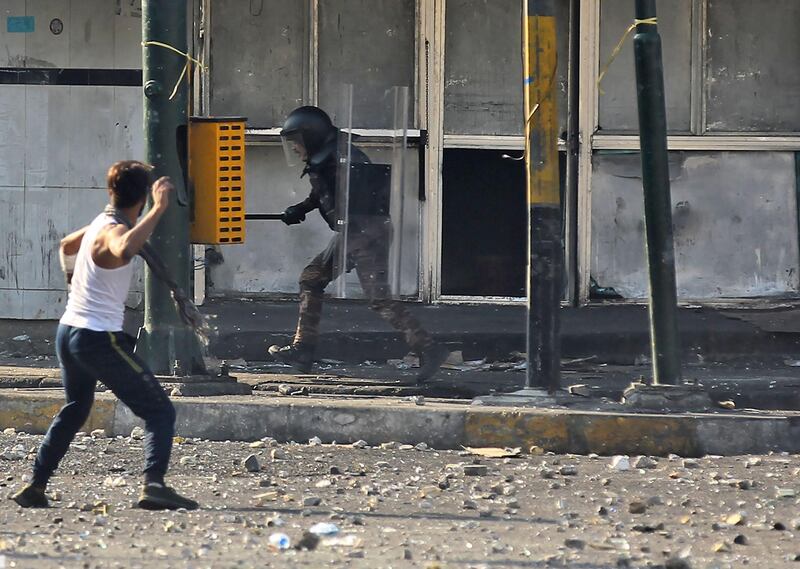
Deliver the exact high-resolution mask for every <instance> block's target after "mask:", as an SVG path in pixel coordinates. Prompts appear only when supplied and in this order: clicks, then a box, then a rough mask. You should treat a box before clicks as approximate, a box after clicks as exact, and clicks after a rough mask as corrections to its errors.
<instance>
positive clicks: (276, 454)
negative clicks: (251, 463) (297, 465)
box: [269, 448, 288, 460]
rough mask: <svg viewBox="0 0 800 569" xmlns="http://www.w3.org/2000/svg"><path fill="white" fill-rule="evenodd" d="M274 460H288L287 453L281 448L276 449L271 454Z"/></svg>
mask: <svg viewBox="0 0 800 569" xmlns="http://www.w3.org/2000/svg"><path fill="white" fill-rule="evenodd" d="M269 456H270V458H272V460H286V459H287V458H288V456H287V454H286V451H285V450H283V449H280V448H274V449H272V450H271V451H270V453H269Z"/></svg>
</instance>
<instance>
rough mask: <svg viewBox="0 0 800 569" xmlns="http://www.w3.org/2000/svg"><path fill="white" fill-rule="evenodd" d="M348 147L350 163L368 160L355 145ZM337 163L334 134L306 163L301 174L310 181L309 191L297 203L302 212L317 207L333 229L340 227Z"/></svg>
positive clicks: (307, 211)
mask: <svg viewBox="0 0 800 569" xmlns="http://www.w3.org/2000/svg"><path fill="white" fill-rule="evenodd" d="M350 148H351V150H350V163H351V164H355V163H368V162H369V161H370V160H369V158H368V157H367V155H366V154H364V153H363V152H362V151H361V150H359V149H358V148H356V147H355V146H351V147H350ZM338 163H339V152H338V149H337V137H336V136H334V137H332V139H329V140H328V142H326V143H325V145H324V146H323V147H322V150H320V151H319V152H317V153H316V154H315V155H314V156H312V157H311V159H310V160H309V161H308V163H307V164H306V167H305V169H304V170H303V176H306V175H308V179H309V182H311V193H310V194H309V195H308V197H307V198H306V199H305V200H303V201H302V202H300V203H299V204H297V205H298V206H299V207H300V208H301V210H302V211H303V213H304V214H307V213H309V212H311V211H313V210H315V209H318V210H319V213H320V215H322V218H323V219H324V220H325V221H326V222H327V224H328V226H329V227H330V228H331V229H332V230H333V231H339V229H340V227H339V223H338V221H339V220H338V218H337V211H336V188H337V185H338V182H337V175H338V168H337V166H338Z"/></svg>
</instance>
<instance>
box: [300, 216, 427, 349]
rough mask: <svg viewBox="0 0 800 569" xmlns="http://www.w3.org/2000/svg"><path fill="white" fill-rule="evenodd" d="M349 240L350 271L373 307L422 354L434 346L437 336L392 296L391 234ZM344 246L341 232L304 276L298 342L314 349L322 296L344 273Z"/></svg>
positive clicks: (304, 271)
mask: <svg viewBox="0 0 800 569" xmlns="http://www.w3.org/2000/svg"><path fill="white" fill-rule="evenodd" d="M361 237H362V238H359V236H355V237H351V239H349V240H348V247H349V251H348V255H347V257H348V258H347V272H349V271H350V270H351V269H355V271H356V274H357V275H358V280H359V282H360V283H361V288H362V289H363V290H364V294H365V295H366V296H367V298H368V299H369V307H370V308H371V309H372V310H374V311H375V312H377V313H378V314H380V316H381V317H383V318H384V319H385V320H386V321H387V322H389V324H391V325H392V327H393V328H394V329H395V330H397V331H399V332H401V333H402V334H403V337H404V338H405V341H406V343H407V344H408V345H409V346H410V348H411V349H412V350H413V351H414V352H416V353H418V354H419V353H422V352H424V351H425V350H427V349H428V348H430V347H431V346H432V345H433V339H432V338H431V336H430V334H428V332H427V331H425V330H424V329H423V328H422V326H421V325H420V323H419V321H418V320H417V319H416V318H414V317H413V316H412V315H411V314H410V313H409V311H408V310H407V309H406V308H405V307H404V306H403V305H402V304H401V303H399V302H396V301H394V300H392V299H391V295H390V288H389V280H388V264H389V248H388V246H387V245H386V242H387V241H386V240H387V239H390V238H391V237H390V235H388V234H383V235H380V234H379V235H376V234H375V232H371V235H366V234H365V235H363V236H361ZM340 246H341V235H340V234H337V235H336V236H334V238H333V240H332V241H331V243H330V245H328V247H327V249H325V250H324V251H323V252H322V253H320V254H319V255H317V256H316V257H314V259H313V260H312V261H311V263H309V265H308V266H307V267H306V268H305V269H303V272H302V273H301V275H300V317H299V318H298V321H297V332H296V333H295V336H294V345H296V346H298V345H299V346H303V347H305V348H309V349H313V348H314V347H316V344H317V339H318V337H319V322H320V316H321V314H322V299H323V293H324V291H325V287H327V286H328V284H329V283H330V282H331V281H333V280H334V279H336V278H337V277H338V276H340V274H341V272H342V270H343V269H344V267H342V266H341V263H340V262H337V254H338V252H339V250H340V249H339V248H340Z"/></svg>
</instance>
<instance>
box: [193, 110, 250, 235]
mask: <svg viewBox="0 0 800 569" xmlns="http://www.w3.org/2000/svg"><path fill="white" fill-rule="evenodd" d="M245 121H246V119H245V118H244V117H192V118H191V119H190V122H189V177H190V178H191V181H192V186H193V188H194V200H193V203H194V215H193V219H192V229H191V241H192V243H207V244H214V245H216V244H220V245H226V244H232V243H244V182H245V180H244V129H245Z"/></svg>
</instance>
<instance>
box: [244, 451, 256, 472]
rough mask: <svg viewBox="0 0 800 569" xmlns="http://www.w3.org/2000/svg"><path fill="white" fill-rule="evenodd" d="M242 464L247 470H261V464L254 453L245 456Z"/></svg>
mask: <svg viewBox="0 0 800 569" xmlns="http://www.w3.org/2000/svg"><path fill="white" fill-rule="evenodd" d="M242 466H244V469H245V470H246V471H247V472H258V471H259V470H261V464H259V462H258V457H257V456H256V455H254V454H251V455H250V456H248V457H247V458H245V459H244V460H243V461H242Z"/></svg>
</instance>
